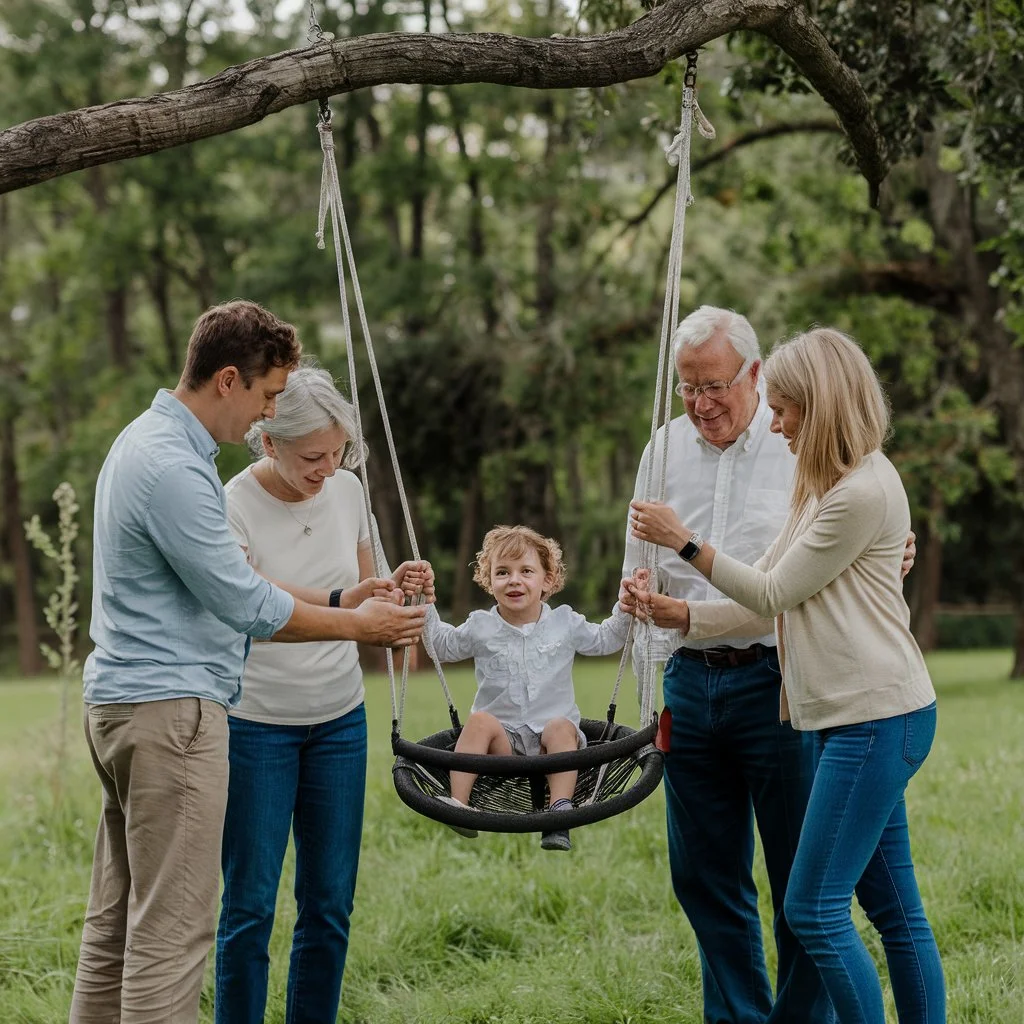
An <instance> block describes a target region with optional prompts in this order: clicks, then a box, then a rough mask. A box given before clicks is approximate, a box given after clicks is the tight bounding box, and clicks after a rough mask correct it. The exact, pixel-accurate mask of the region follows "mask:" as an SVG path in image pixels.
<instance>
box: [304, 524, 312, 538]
mask: <svg viewBox="0 0 1024 1024" xmlns="http://www.w3.org/2000/svg"><path fill="white" fill-rule="evenodd" d="M302 532H303V533H304V534H305V535H306V536H307V537H308V536H309V535H310V534H311V533H312V532H313V527H311V526H304V527H303V528H302Z"/></svg>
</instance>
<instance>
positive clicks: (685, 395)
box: [675, 359, 757, 402]
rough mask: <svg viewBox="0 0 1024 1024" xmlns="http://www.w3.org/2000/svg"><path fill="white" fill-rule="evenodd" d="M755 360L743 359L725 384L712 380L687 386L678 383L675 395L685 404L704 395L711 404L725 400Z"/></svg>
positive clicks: (682, 382) (683, 382) (683, 383)
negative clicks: (734, 374) (736, 370)
mask: <svg viewBox="0 0 1024 1024" xmlns="http://www.w3.org/2000/svg"><path fill="white" fill-rule="evenodd" d="M756 362H757V360H756V359H745V360H744V361H743V365H742V366H741V367H740V371H739V373H737V374H736V376H735V377H733V379H732V380H731V381H729V383H728V384H727V383H726V382H725V381H724V380H713V381H711V383H710V384H687V383H685V381H680V382H679V383H678V384H677V385H676V389H675V390H676V394H677V395H678V396H679V397H680V398H682V399H684V400H685V401H687V402H695V401H696V400H697V399H698V398H700V396H701V395H706V396H707V397H708V398H710V399H711V401H712V402H717V401H719V400H720V399H722V398H725V396H726V394H728V392H729V389H730V388H731V387H734V386H735V385H737V384H739V382H740V381H741V380H743V378H744V376H746V373H747V371H748V370H749V369H750V368H751V367H752V366H753V365H754V363H756Z"/></svg>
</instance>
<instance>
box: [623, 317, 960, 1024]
mask: <svg viewBox="0 0 1024 1024" xmlns="http://www.w3.org/2000/svg"><path fill="white" fill-rule="evenodd" d="M764 375H765V382H766V385H767V399H768V404H769V406H770V407H771V410H772V413H773V419H772V426H771V429H772V431H774V432H775V433H779V434H782V436H783V437H784V438H785V439H786V440H787V441H788V443H789V446H790V448H791V450H792V451H793V452H794V453H795V455H796V460H797V468H796V478H795V481H794V487H793V497H792V503H791V507H790V513H789V517H788V519H787V520H786V523H785V525H784V527H783V529H782V532H781V533H780V534H779V536H778V537H777V538H776V540H775V542H774V543H773V544H772V546H771V547H770V548H769V549H768V551H767V552H766V553H765V555H764V556H763V557H762V558H761V559H760V560H759V561H758V562H757V563H756V564H755V565H753V566H748V565H744V564H743V563H741V562H739V561H737V560H736V559H734V558H730V557H729V556H727V555H724V554H722V553H718V552H716V551H715V549H714V547H713V546H712V544H711V543H709V542H708V541H707V540H705V539H704V538H702V537H701V536H700V535H699V534H697V533H695V532H694V531H693V530H691V529H689V528H688V527H687V526H685V525H684V524H683V523H681V522H680V521H679V519H678V517H677V516H676V515H675V513H674V512H673V511H672V510H671V509H670V508H668V507H667V506H665V505H662V504H659V503H655V502H634V503H633V505H632V512H631V517H632V532H633V534H634V536H636V537H637V538H638V539H640V540H645V541H650V542H653V543H655V544H659V545H664V546H667V547H671V548H672V549H673V550H676V551H678V552H679V553H680V555H681V556H682V557H683V558H685V559H686V560H687V561H689V562H690V563H691V564H692V565H693V566H694V567H695V568H696V569H697V570H698V571H699V572H701V573H702V574H703V575H704V576H706V577H707V578H708V579H709V580H710V581H711V583H712V584H713V585H714V586H715V587H716V588H717V589H718V590H719V591H721V592H722V593H724V594H726V595H728V597H729V598H731V599H732V600H723V601H708V602H694V603H691V604H687V603H686V602H683V601H678V600H675V599H673V598H669V597H666V596H664V595H659V594H648V593H646V592H645V591H637V590H636V589H635V588H633V589H632V590H631V588H630V585H629V584H628V581H623V585H624V590H625V591H627V593H626V596H625V599H624V602H623V604H624V607H626V608H627V610H631V611H633V612H634V614H637V615H639V616H641V617H644V616H649V617H650V618H652V619H653V621H654V622H655V623H656V624H657V625H659V626H667V627H671V628H677V629H681V630H682V631H683V632H684V633H687V634H688V635H689V636H691V637H700V638H707V637H712V636H727V635H728V636H736V635H745V634H746V633H757V632H759V631H760V632H763V631H764V625H765V622H764V620H765V619H770V620H774V625H775V632H776V635H777V637H778V641H779V654H780V662H781V666H782V679H783V683H782V687H781V714H782V718H783V719H787V718H788V719H791V721H792V723H793V726H794V727H795V728H797V729H801V730H811V731H813V732H814V733H815V740H816V753H817V767H816V770H815V776H814V783H813V787H812V790H811V796H810V801H809V804H808V807H807V813H806V816H805V818H804V824H803V829H802V831H801V833H800V841H799V845H798V847H797V852H796V857H795V860H794V864H793V870H792V873H791V875H790V879H789V886H788V889H787V892H786V899H785V915H786V919H787V921H788V923H789V926H790V928H791V929H792V930H793V932H794V934H795V935H796V936H797V938H798V939H799V940H800V942H801V943H802V944H803V945H804V947H805V948H806V949H807V951H808V953H809V954H810V955H811V957H812V958H813V960H814V961H815V963H816V965H817V967H818V969H819V971H820V972H821V975H822V978H823V980H824V982H825V986H826V988H827V990H828V993H829V995H830V997H831V999H832V1002H833V1004H834V1006H835V1009H836V1012H837V1014H838V1018H839V1021H840V1022H841V1024H885V1013H884V1010H883V1003H882V990H881V985H880V983H879V978H878V973H877V971H876V970H875V967H874V964H873V962H872V960H871V957H870V955H869V954H868V951H867V949H866V948H865V946H864V943H863V942H862V941H861V939H860V937H859V936H858V934H857V931H856V929H855V927H854V925H853V921H852V918H851V912H850V908H851V903H852V899H853V894H854V892H856V894H857V898H858V901H859V902H860V904H861V906H862V907H863V908H864V910H865V912H866V914H867V915H868V917H869V918H870V920H871V921H872V923H873V924H874V926H875V927H876V928H877V929H878V931H879V933H880V934H881V938H882V943H883V946H884V948H885V953H886V960H887V962H888V966H889V976H890V981H891V983H892V989H893V996H894V998H895V1002H896V1008H897V1013H898V1016H899V1019H900V1024H941V1022H943V1021H945V1019H946V1018H945V986H944V981H943V975H942V965H941V962H940V959H939V953H938V949H937V947H936V944H935V939H934V936H933V934H932V930H931V927H930V926H929V924H928V920H927V918H926V916H925V912H924V907H923V906H922V902H921V896H920V893H919V891H918V887H917V881H916V878H915V875H914V867H913V862H912V860H911V854H910V841H909V834H908V827H907V814H906V805H905V803H904V792H905V790H906V786H907V783H908V782H909V780H910V778H911V777H912V776H913V775H914V774H915V773H916V772H917V770H918V769H919V768H920V767H921V764H922V763H923V762H924V760H925V758H926V757H927V755H928V752H929V750H930V748H931V744H932V739H933V737H934V734H935V721H936V712H935V691H934V689H933V687H932V683H931V680H930V678H929V676H928V669H927V667H926V666H925V662H924V658H923V657H922V656H921V652H920V650H919V649H918V647H917V644H916V643H915V642H914V638H913V637H912V635H911V633H910V629H909V613H908V610H907V606H906V603H905V601H904V599H903V593H902V587H901V575H900V571H901V562H902V561H903V556H904V548H905V545H906V538H907V533H908V531H909V529H910V511H909V507H908V503H907V497H906V493H905V491H904V489H903V484H902V482H901V481H900V478H899V474H898V473H897V471H896V469H895V468H894V467H893V465H892V463H891V462H889V460H888V459H887V458H886V457H885V456H884V455H883V454H882V452H881V445H882V442H883V440H884V439H885V436H886V434H887V432H888V428H889V416H888V408H887V404H886V400H885V396H884V394H883V392H882V389H881V387H880V385H879V383H878V380H877V378H876V376H875V374H874V371H873V370H872V368H871V364H870V363H869V362H868V359H867V357H866V356H865V355H864V353H863V352H862V351H861V350H860V348H859V347H858V346H857V345H856V343H855V342H854V341H852V340H851V339H850V338H848V337H846V336H845V335H843V334H841V333H840V332H838V331H835V330H831V329H827V328H821V329H816V330H812V331H809V332H807V333H806V334H802V335H799V336H798V337H796V338H794V339H792V340H791V341H788V342H786V343H785V344H783V345H781V346H779V347H778V348H777V349H776V350H775V351H774V352H773V353H772V355H771V356H770V357H769V359H768V360H767V362H766V363H765V367H764Z"/></svg>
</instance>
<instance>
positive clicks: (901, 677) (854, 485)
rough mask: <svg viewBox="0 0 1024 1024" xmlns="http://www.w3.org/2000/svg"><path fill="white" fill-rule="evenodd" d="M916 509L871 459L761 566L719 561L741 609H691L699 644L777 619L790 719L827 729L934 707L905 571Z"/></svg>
mask: <svg viewBox="0 0 1024 1024" xmlns="http://www.w3.org/2000/svg"><path fill="white" fill-rule="evenodd" d="M909 531H910V509H909V506H908V503H907V496H906V492H905V491H904V489H903V483H902V481H901V480H900V477H899V473H897V471H896V468H895V467H894V466H893V464H892V463H891V462H890V461H889V460H888V459H887V458H886V457H885V456H884V455H883V454H882V453H881V452H877V451H876V452H873V453H872V454H871V455H868V456H867V457H866V458H865V459H864V460H863V461H862V462H861V464H860V465H859V466H858V467H857V468H856V469H854V470H852V471H851V472H850V473H848V474H847V475H846V476H845V477H843V479H842V480H840V481H839V483H837V484H836V485H835V487H833V488H832V490H830V491H829V492H828V493H827V494H825V495H824V497H822V499H821V500H820V501H819V502H818V503H817V504H813V505H812V507H809V508H807V509H806V510H805V511H804V512H803V513H802V514H800V515H799V516H793V515H791V516H790V518H789V519H788V520H787V521H786V525H785V526H784V527H783V529H782V532H781V533H780V534H779V536H778V537H777V538H776V540H775V542H774V543H773V544H772V546H771V547H770V548H769V549H768V551H766V552H765V554H764V555H763V556H762V557H761V559H760V560H759V561H758V562H757V563H755V564H754V565H753V566H749V565H744V564H743V563H742V562H739V561H737V560H736V559H735V558H730V557H729V556H728V555H725V554H722V553H721V552H716V553H715V564H714V567H713V568H712V572H711V582H712V583H713V584H714V585H715V586H716V587H717V588H718V589H719V590H720V591H722V593H724V594H728V595H729V597H730V598H732V599H733V600H727V601H708V602H701V603H695V604H693V605H691V606H690V613H691V618H690V635H693V636H695V637H701V638H708V637H715V636H729V635H742V634H743V633H749V632H750V631H751V628H752V621H751V620H753V619H755V618H757V617H762V618H766V619H775V623H776V634H777V636H778V640H779V650H780V656H781V658H782V664H783V688H782V700H781V714H782V718H783V719H786V718H789V719H791V720H792V722H793V726H794V728H797V729H804V730H806V729H828V728H832V727H833V726H837V725H852V724H854V723H856V722H869V721H874V720H875V719H880V718H892V717H894V716H895V715H901V714H906V713H908V712H911V711H917V710H919V709H920V708H923V707H927V706H928V705H929V704H930V703H931V702H932V701H933V700H935V690H934V688H933V687H932V682H931V679H930V677H929V675H928V669H927V667H926V666H925V662H924V658H923V657H922V655H921V651H920V649H919V648H918V646H917V643H916V642H915V640H914V638H913V636H912V635H911V632H910V611H909V609H908V608H907V604H906V601H904V599H903V588H902V581H901V579H900V567H901V565H902V562H903V551H904V548H905V546H906V540H907V533H908V532H909Z"/></svg>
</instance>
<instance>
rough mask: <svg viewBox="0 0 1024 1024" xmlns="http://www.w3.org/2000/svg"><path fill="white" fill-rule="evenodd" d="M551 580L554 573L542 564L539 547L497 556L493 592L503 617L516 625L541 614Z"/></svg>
mask: <svg viewBox="0 0 1024 1024" xmlns="http://www.w3.org/2000/svg"><path fill="white" fill-rule="evenodd" d="M551 582H552V581H551V574H550V573H546V572H545V571H544V568H543V566H541V564H540V555H538V554H537V549H536V548H532V547H530V548H527V549H526V551H525V552H524V553H523V554H522V555H520V556H518V557H517V558H511V557H509V556H507V555H506V556H502V557H499V558H495V559H494V562H493V563H492V564H491V592H492V593H493V594H494V600H495V601H497V603H498V608H499V610H500V612H501V616H502V618H503V619H505V621H506V622H511V623H512V624H513V625H522V624H523V623H526V622H536V621H537V619H539V618H540V606H541V603H542V598H543V595H544V593H545V592H546V591H547V590H549V589H550V587H551Z"/></svg>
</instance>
